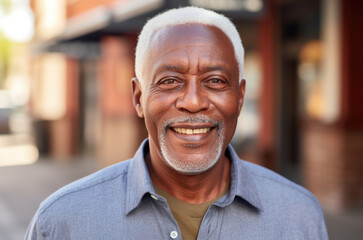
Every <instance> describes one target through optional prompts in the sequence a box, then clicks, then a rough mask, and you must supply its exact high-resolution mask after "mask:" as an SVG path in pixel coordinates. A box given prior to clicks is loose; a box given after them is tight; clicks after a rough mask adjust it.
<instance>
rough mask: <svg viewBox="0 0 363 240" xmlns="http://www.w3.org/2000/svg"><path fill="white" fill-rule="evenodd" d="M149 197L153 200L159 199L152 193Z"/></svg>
mask: <svg viewBox="0 0 363 240" xmlns="http://www.w3.org/2000/svg"><path fill="white" fill-rule="evenodd" d="M151 197H152V198H153V199H155V200H159V198H158V197H157V196H155V195H154V194H151Z"/></svg>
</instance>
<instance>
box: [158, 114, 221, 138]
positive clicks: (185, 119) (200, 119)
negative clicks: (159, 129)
mask: <svg viewBox="0 0 363 240" xmlns="http://www.w3.org/2000/svg"><path fill="white" fill-rule="evenodd" d="M175 123H211V124H213V125H214V126H215V127H217V129H218V132H219V131H220V129H221V128H222V126H223V123H220V122H218V121H214V120H212V119H210V118H209V117H207V116H205V115H197V116H182V117H176V118H171V119H168V120H167V121H165V122H164V124H163V134H166V130H167V129H168V127H170V125H172V124H175Z"/></svg>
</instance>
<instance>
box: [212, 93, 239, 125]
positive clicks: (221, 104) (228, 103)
mask: <svg viewBox="0 0 363 240" xmlns="http://www.w3.org/2000/svg"><path fill="white" fill-rule="evenodd" d="M212 102H213V105H214V106H215V107H216V109H217V111H218V112H220V113H221V114H222V115H223V117H224V118H225V120H226V121H229V120H233V119H235V118H236V119H237V117H238V97H237V95H236V94H233V93H230V94H225V95H222V96H218V97H215V98H214V99H212Z"/></svg>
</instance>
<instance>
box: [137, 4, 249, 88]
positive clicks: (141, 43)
mask: <svg viewBox="0 0 363 240" xmlns="http://www.w3.org/2000/svg"><path fill="white" fill-rule="evenodd" d="M187 23H197V24H203V25H209V26H214V27H217V28H219V29H220V30H221V31H222V32H224V34H226V36H227V37H228V38H229V39H230V40H231V42H232V45H233V48H234V55H235V58H236V61H237V63H238V68H239V81H241V80H242V74H243V57H244V49H243V45H242V41H241V38H240V36H239V34H238V31H237V29H236V27H235V26H234V24H233V23H232V22H231V21H230V20H229V19H228V18H226V17H225V16H223V15H221V14H218V13H216V12H213V11H210V10H207V9H204V8H199V7H183V8H177V9H171V10H168V11H166V12H163V13H161V14H159V15H156V16H155V17H153V18H151V19H150V20H148V21H147V23H146V24H145V25H144V27H143V29H142V31H141V33H140V35H139V39H138V42H137V45H136V56H135V72H136V77H137V78H138V79H139V81H140V82H143V81H144V73H143V67H144V64H145V63H146V62H147V61H148V51H149V50H150V42H151V38H152V36H153V35H154V34H155V33H156V32H157V31H159V30H160V29H162V28H163V27H166V26H170V25H179V24H187Z"/></svg>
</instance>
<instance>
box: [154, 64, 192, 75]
mask: <svg viewBox="0 0 363 240" xmlns="http://www.w3.org/2000/svg"><path fill="white" fill-rule="evenodd" d="M158 71H173V72H180V73H183V72H185V71H186V69H185V67H182V66H179V65H163V66H161V67H160V68H158Z"/></svg>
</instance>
